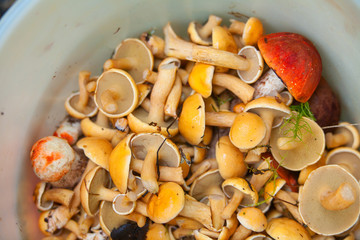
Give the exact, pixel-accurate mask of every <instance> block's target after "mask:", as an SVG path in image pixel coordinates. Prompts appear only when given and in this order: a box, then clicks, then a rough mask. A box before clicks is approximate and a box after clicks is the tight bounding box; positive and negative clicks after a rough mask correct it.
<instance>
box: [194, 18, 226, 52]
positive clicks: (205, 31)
mask: <svg viewBox="0 0 360 240" xmlns="http://www.w3.org/2000/svg"><path fill="white" fill-rule="evenodd" d="M221 22H222V19H221V18H220V17H217V16H215V15H210V16H209V18H208V20H207V22H206V23H205V24H204V25H203V26H201V25H200V24H198V23H196V22H194V21H192V22H190V24H189V26H188V29H187V32H188V34H189V36H190V39H191V41H192V42H194V43H197V44H200V45H205V46H210V45H211V41H210V40H209V37H210V36H211V33H212V30H213V28H214V27H215V26H219V25H220V23H221Z"/></svg>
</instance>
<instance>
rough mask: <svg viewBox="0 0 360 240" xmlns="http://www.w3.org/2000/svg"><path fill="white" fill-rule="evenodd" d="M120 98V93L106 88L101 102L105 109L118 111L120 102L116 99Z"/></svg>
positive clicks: (108, 111)
mask: <svg viewBox="0 0 360 240" xmlns="http://www.w3.org/2000/svg"><path fill="white" fill-rule="evenodd" d="M118 98H119V94H118V93H117V92H116V91H114V90H112V89H111V88H110V89H106V90H105V91H104V92H102V94H101V96H100V102H101V104H102V105H103V109H104V110H105V112H107V113H116V112H117V110H118V104H117V102H116V99H118Z"/></svg>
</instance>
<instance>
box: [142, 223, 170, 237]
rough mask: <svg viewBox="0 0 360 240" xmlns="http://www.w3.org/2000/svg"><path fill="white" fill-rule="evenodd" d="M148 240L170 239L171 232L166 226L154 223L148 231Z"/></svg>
mask: <svg viewBox="0 0 360 240" xmlns="http://www.w3.org/2000/svg"><path fill="white" fill-rule="evenodd" d="M146 239H147V240H169V233H168V231H167V229H166V227H165V226H164V225H162V224H159V223H152V224H150V226H149V230H148V232H147V233H146Z"/></svg>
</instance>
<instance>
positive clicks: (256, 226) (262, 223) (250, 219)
mask: <svg viewBox="0 0 360 240" xmlns="http://www.w3.org/2000/svg"><path fill="white" fill-rule="evenodd" d="M236 216H237V219H238V220H239V222H240V224H241V225H243V226H244V227H246V228H247V229H249V230H251V231H254V232H262V231H264V230H265V229H266V227H267V219H266V217H265V215H264V213H262V211H261V210H260V209H258V208H256V207H245V208H242V209H241V210H240V211H239V212H238V213H237V215H236Z"/></svg>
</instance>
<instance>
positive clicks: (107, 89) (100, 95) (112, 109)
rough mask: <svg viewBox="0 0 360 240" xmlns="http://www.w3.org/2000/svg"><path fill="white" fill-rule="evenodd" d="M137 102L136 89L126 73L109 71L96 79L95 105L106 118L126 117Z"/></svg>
mask: <svg viewBox="0 0 360 240" xmlns="http://www.w3.org/2000/svg"><path fill="white" fill-rule="evenodd" d="M138 100H139V99H138V89H137V87H136V84H135V82H134V80H133V78H132V77H131V76H130V74H128V73H127V72H125V71H123V70H120V69H111V70H109V71H106V72H104V73H103V74H101V76H100V77H99V78H98V80H97V83H96V90H95V103H96V105H97V106H98V108H99V109H100V111H102V112H103V113H104V114H105V115H106V116H108V117H112V118H120V117H123V116H126V115H128V114H129V113H130V112H132V111H133V110H134V109H135V108H136V107H137V103H138Z"/></svg>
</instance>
